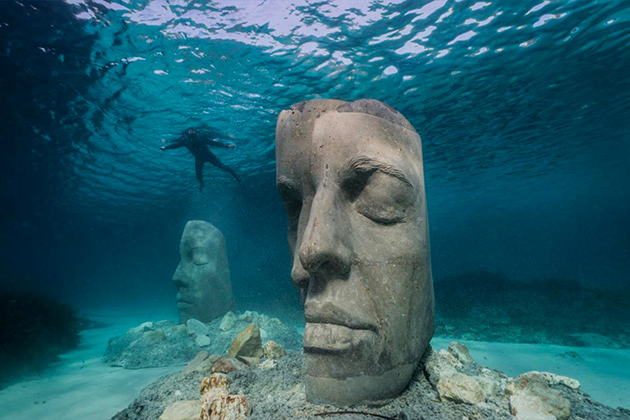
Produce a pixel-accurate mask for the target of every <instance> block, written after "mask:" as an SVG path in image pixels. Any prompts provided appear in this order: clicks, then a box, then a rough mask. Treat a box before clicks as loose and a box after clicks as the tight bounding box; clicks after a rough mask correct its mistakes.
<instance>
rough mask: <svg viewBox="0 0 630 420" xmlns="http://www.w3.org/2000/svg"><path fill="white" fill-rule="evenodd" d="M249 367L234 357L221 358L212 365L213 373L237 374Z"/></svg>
mask: <svg viewBox="0 0 630 420" xmlns="http://www.w3.org/2000/svg"><path fill="white" fill-rule="evenodd" d="M246 368H247V365H246V364H245V363H243V362H241V361H240V360H237V359H235V358H233V357H221V358H219V359H217V360H216V361H215V362H214V363H213V364H212V372H221V373H229V372H237V371H239V370H243V369H246Z"/></svg>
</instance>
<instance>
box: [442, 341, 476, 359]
mask: <svg viewBox="0 0 630 420" xmlns="http://www.w3.org/2000/svg"><path fill="white" fill-rule="evenodd" d="M448 352H449V353H450V354H452V355H453V356H454V357H455V358H456V359H457V360H459V361H460V362H462V363H471V362H473V358H472V356H471V355H470V352H469V351H468V347H466V346H465V345H463V344H462V343H459V342H457V341H452V342H450V343H449V345H448Z"/></svg>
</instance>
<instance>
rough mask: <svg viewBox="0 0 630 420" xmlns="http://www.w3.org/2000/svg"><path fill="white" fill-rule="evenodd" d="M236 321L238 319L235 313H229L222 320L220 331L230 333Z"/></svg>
mask: <svg viewBox="0 0 630 420" xmlns="http://www.w3.org/2000/svg"><path fill="white" fill-rule="evenodd" d="M236 321H237V318H236V315H234V312H232V311H229V312H228V313H226V314H225V315H223V318H222V319H221V324H220V325H219V329H220V330H221V331H229V330H231V329H232V328H233V327H234V324H236Z"/></svg>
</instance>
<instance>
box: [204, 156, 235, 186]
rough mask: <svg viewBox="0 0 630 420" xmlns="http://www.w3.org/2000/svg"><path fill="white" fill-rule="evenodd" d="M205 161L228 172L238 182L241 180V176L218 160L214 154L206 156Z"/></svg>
mask: <svg viewBox="0 0 630 420" xmlns="http://www.w3.org/2000/svg"><path fill="white" fill-rule="evenodd" d="M206 162H208V163H210V164H212V165H214V166H216V167H217V168H219V169H223V170H224V171H225V172H228V173H230V174H231V175H232V176H233V177H234V178H235V179H236V180H237V181H238V182H241V178H240V177H239V176H238V175H237V174H236V172H234V171H233V170H232V168H230V167H229V166H227V165H224V164H223V162H221V161H220V160H219V158H218V157H216V156H215V155H211V156H207V157H206Z"/></svg>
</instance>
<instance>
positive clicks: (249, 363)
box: [236, 356, 260, 366]
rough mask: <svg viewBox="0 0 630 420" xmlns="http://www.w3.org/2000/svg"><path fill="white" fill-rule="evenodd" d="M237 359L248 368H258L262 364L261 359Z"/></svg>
mask: <svg viewBox="0 0 630 420" xmlns="http://www.w3.org/2000/svg"><path fill="white" fill-rule="evenodd" d="M236 358H237V359H238V360H240V361H241V362H243V363H245V364H246V365H247V366H256V365H257V364H259V363H260V358H259V357H247V356H236Z"/></svg>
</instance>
